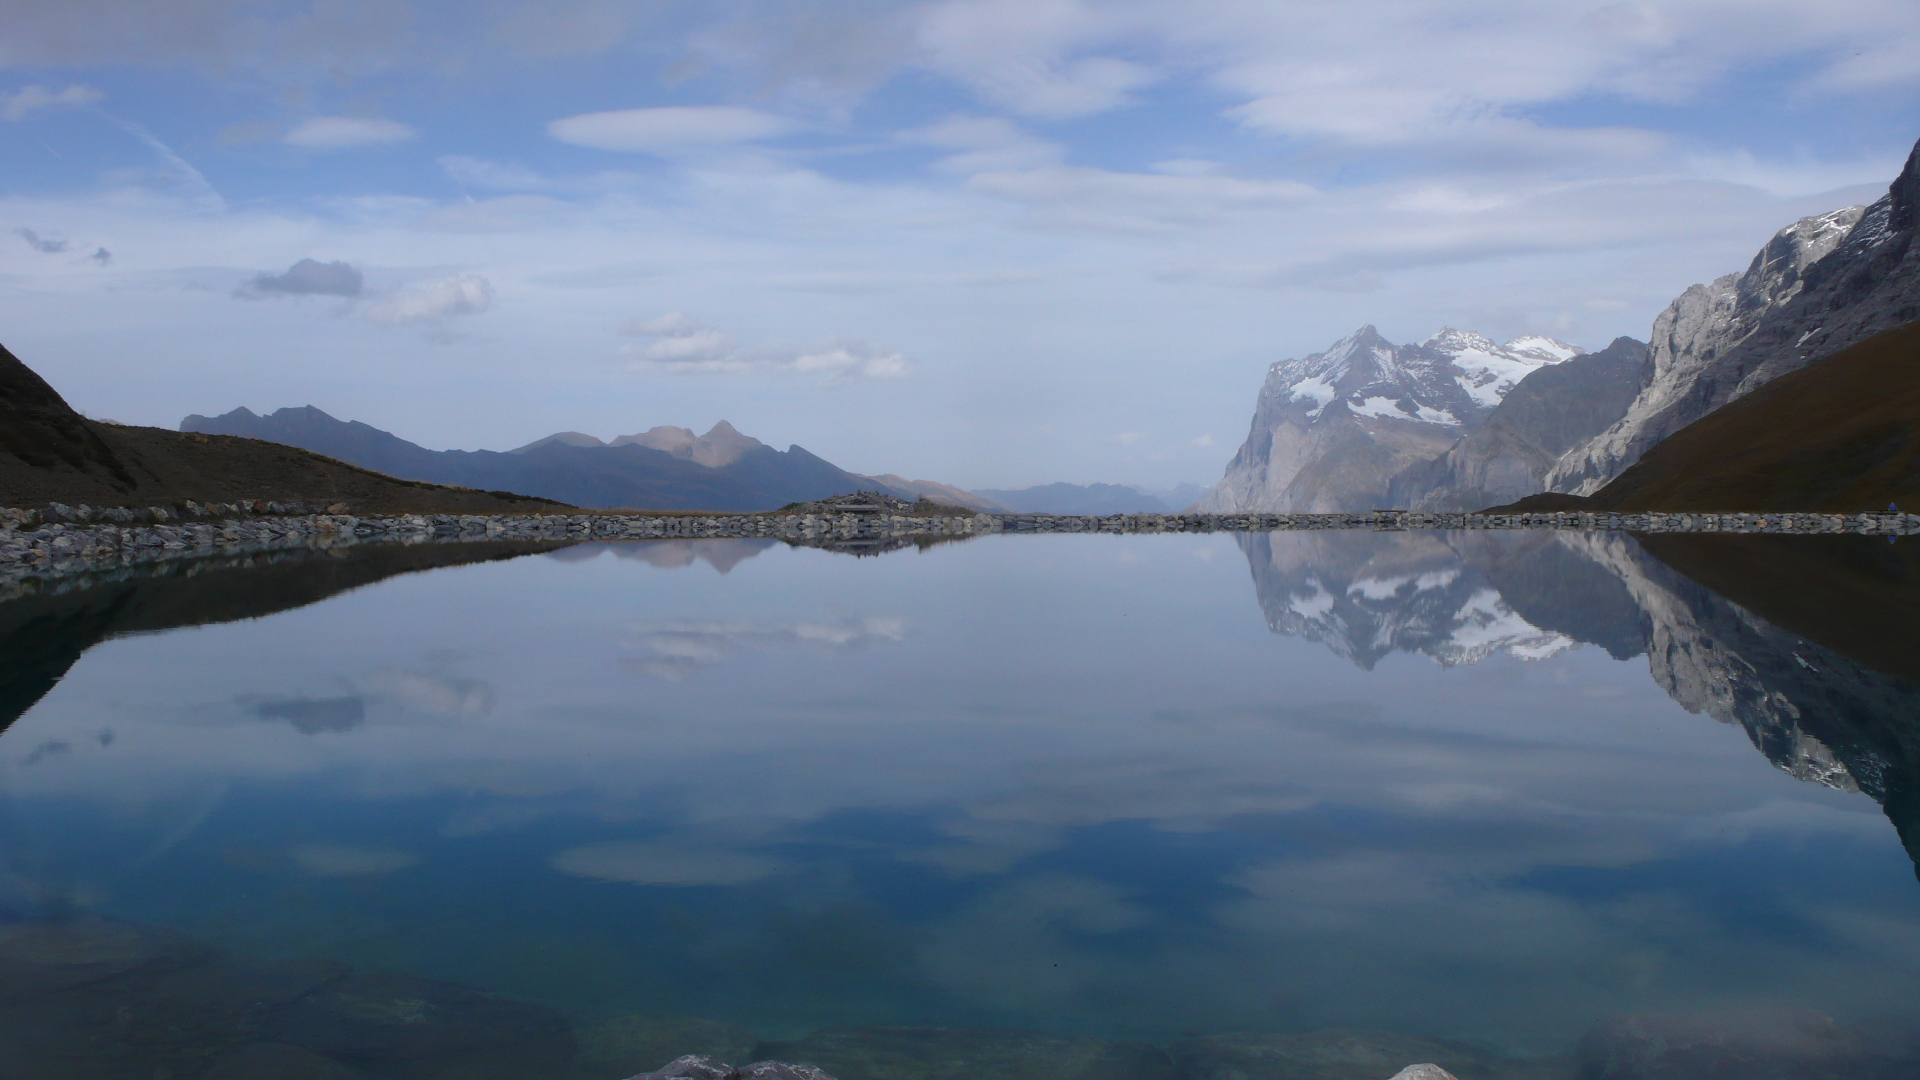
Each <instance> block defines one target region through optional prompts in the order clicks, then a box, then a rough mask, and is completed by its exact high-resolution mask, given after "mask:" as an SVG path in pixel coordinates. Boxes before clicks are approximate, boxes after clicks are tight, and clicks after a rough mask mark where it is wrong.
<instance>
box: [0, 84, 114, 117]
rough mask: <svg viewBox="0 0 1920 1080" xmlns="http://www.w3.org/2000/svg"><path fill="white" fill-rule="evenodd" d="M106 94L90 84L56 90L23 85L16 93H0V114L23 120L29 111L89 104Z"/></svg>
mask: <svg viewBox="0 0 1920 1080" xmlns="http://www.w3.org/2000/svg"><path fill="white" fill-rule="evenodd" d="M106 96H107V95H105V94H103V93H101V92H100V91H98V90H95V89H94V88H93V87H91V86H81V85H80V84H78V83H75V84H74V85H72V86H69V87H67V88H66V89H65V90H57V91H56V90H49V89H47V88H46V87H44V86H23V87H21V88H20V90H19V92H18V93H14V94H0V116H5V117H6V118H7V119H9V120H24V119H26V117H27V115H28V114H29V113H34V112H38V111H40V110H41V109H57V108H62V107H65V108H71V107H73V106H76V105H91V104H93V103H94V102H96V101H99V100H100V99H101V98H104V97H106Z"/></svg>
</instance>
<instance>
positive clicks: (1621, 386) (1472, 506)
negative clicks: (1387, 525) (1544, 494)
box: [1385, 337, 1653, 511]
mask: <svg viewBox="0 0 1920 1080" xmlns="http://www.w3.org/2000/svg"><path fill="white" fill-rule="evenodd" d="M1652 377H1653V366H1652V364H1651V362H1650V361H1649V359H1648V356H1647V346H1646V343H1645V342H1640V341H1635V340H1633V339H1632V338H1629V337H1623V338H1616V339H1615V340H1614V342H1613V344H1611V345H1609V346H1607V347H1606V348H1604V349H1602V350H1600V351H1599V352H1596V353H1587V354H1585V355H1582V356H1576V357H1574V358H1573V359H1571V360H1563V361H1561V362H1560V363H1557V364H1551V365H1548V366H1546V367H1542V368H1539V369H1537V370H1536V371H1534V373H1533V374H1531V375H1528V376H1527V377H1526V378H1524V379H1521V380H1520V381H1519V382H1518V383H1516V384H1515V385H1514V387H1513V389H1512V390H1510V391H1508V393H1507V396H1506V398H1505V399H1504V400H1502V401H1501V402H1500V404H1499V406H1498V407H1497V408H1495V409H1494V410H1493V413H1492V415H1490V416H1488V417H1487V420H1486V423H1484V424H1482V425H1481V426H1480V427H1478V428H1476V429H1474V430H1473V431H1471V432H1469V433H1468V434H1466V435H1465V436H1463V437H1462V438H1461V439H1460V441H1458V442H1456V443H1454V444H1453V446H1452V448H1450V449H1449V450H1448V451H1447V452H1446V453H1445V454H1442V455H1441V456H1439V457H1437V458H1432V459H1429V460H1427V461H1423V462H1419V463H1418V464H1414V465H1410V466H1408V467H1407V468H1406V469H1404V470H1402V471H1401V472H1400V474H1399V475H1398V476H1395V477H1394V478H1393V481H1392V482H1391V483H1390V484H1389V485H1388V487H1387V501H1386V503H1385V505H1387V506H1391V507H1395V508H1401V509H1410V510H1427V511H1440V510H1481V509H1485V508H1487V507H1489V506H1498V505H1501V504H1504V503H1510V502H1513V501H1514V500H1516V499H1519V498H1523V497H1525V496H1527V495H1531V494H1533V493H1535V492H1539V491H1545V490H1546V478H1547V474H1548V473H1549V472H1551V471H1552V469H1553V467H1554V465H1555V463H1557V462H1558V461H1559V460H1560V457H1561V455H1563V454H1565V453H1566V452H1567V451H1568V450H1571V449H1572V448H1573V447H1575V446H1577V445H1579V444H1580V443H1582V442H1584V441H1586V440H1587V439H1590V438H1592V437H1593V436H1595V435H1598V434H1599V433H1601V432H1602V431H1605V430H1606V429H1607V428H1608V427H1609V426H1611V425H1612V424H1613V423H1614V422H1615V421H1617V420H1619V419H1620V418H1621V417H1622V416H1625V415H1626V412H1627V407H1628V406H1629V405H1631V404H1633V401H1634V398H1635V397H1637V396H1638V395H1639V393H1640V391H1641V390H1642V389H1643V388H1644V387H1645V386H1646V385H1647V382H1648V381H1649V380H1650V379H1651V378H1652Z"/></svg>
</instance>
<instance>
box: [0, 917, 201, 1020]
mask: <svg viewBox="0 0 1920 1080" xmlns="http://www.w3.org/2000/svg"><path fill="white" fill-rule="evenodd" d="M209 953H210V950H209V949H207V948H206V947H205V946H203V945H199V944H197V943H195V942H192V941H190V940H188V939H187V938H184V937H181V936H180V935H178V934H172V933H168V932H167V931H164V930H156V929H152V928H148V927H133V926H126V925H123V924H120V923H110V922H105V921H100V920H91V919H83V920H75V921H72V922H60V923H33V924H25V925H18V926H7V927H0V1002H9V1001H19V1000H34V999H38V998H40V997H41V996H42V995H45V994H50V993H55V992H57V991H61V990H67V989H71V988H73V987H79V986H86V985H88V984H92V983H98V982H101V981H103V980H107V979H113V978H116V977H119V976H122V975H128V974H131V973H133V972H136V971H143V970H144V971H150V972H151V971H162V970H173V969H177V968H182V967H186V966H188V965H191V964H195V963H199V962H201V961H202V960H205V959H206V958H207V956H208V955H209Z"/></svg>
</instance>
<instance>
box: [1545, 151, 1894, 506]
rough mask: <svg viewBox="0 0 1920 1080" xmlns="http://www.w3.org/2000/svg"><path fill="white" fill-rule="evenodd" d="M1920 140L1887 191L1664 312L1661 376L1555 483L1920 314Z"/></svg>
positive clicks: (1609, 471) (1564, 483)
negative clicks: (1916, 242) (1917, 236)
mask: <svg viewBox="0 0 1920 1080" xmlns="http://www.w3.org/2000/svg"><path fill="white" fill-rule="evenodd" d="M1917 203H1920V145H1916V146H1915V148H1914V152H1913V154H1912V155H1911V156H1910V157H1909V158H1908V159H1907V165H1906V168H1905V169H1904V170H1903V171H1902V172H1901V174H1900V176H1899V178H1897V179H1896V180H1895V181H1894V183H1893V185H1892V187H1891V188H1890V189H1889V190H1888V192H1887V194H1886V196H1885V197H1883V198H1882V199H1880V200H1879V201H1878V202H1876V203H1874V204H1873V205H1872V206H1870V207H1857V206H1855V207H1847V208H1846V209H1843V210H1835V211H1833V212H1831V213H1827V214H1820V215H1817V216H1815V217H1809V218H1804V219H1802V220H1800V221H1798V222H1795V223H1794V224H1792V225H1790V226H1788V227H1787V228H1785V229H1782V230H1781V231H1780V232H1779V233H1778V234H1776V235H1775V236H1774V238H1773V239H1772V240H1770V241H1768V243H1767V245H1766V246H1765V247H1763V248H1761V249H1760V252H1759V254H1757V255H1755V256H1754V258H1753V262H1752V264H1751V265H1749V266H1748V268H1747V270H1746V271H1745V272H1744V273H1741V274H1730V275H1728V276H1726V277H1723V278H1720V279H1718V280H1717V281H1715V282H1713V284H1711V285H1695V286H1693V287H1692V288H1690V289H1688V290H1687V291H1686V292H1685V293H1682V294H1681V296H1680V298H1679V299H1677V300H1675V301H1674V302H1673V304H1672V305H1671V306H1669V307H1668V308H1667V310H1666V311H1665V312H1663V313H1662V314H1661V315H1660V317H1659V318H1658V319H1657V320H1655V322H1654V327H1653V367H1654V375H1653V381H1652V382H1651V383H1650V384H1649V385H1648V386H1647V388H1646V390H1644V391H1643V392H1642V393H1641V395H1640V397H1639V398H1638V399H1637V400H1636V401H1635V402H1634V403H1633V406H1632V407H1631V408H1630V409H1629V410H1628V411H1627V415H1626V416H1624V417H1623V418H1621V420H1620V421H1619V422H1618V423H1616V424H1615V425H1613V426H1612V427H1610V428H1608V429H1607V430H1606V431H1605V432H1602V433H1601V434H1600V435H1598V436H1595V437H1594V438H1593V439H1592V440H1590V441H1589V442H1588V443H1586V444H1585V445H1583V446H1580V447H1578V448H1576V449H1575V450H1574V451H1572V452H1570V453H1569V454H1568V455H1567V456H1566V457H1565V458H1564V459H1562V461H1561V462H1560V463H1559V464H1558V465H1557V466H1556V467H1555V468H1554V470H1553V473H1552V475H1551V476H1549V478H1548V484H1549V487H1550V490H1553V491H1564V492H1571V493H1574V494H1579V495H1586V494H1591V493H1593V492H1595V491H1597V490H1599V489H1600V488H1601V487H1602V486H1603V485H1605V484H1606V483H1607V481H1609V480H1611V479H1612V478H1613V477H1615V476H1617V475H1619V474H1620V472H1621V471H1622V470H1624V469H1626V468H1627V467H1628V466H1629V465H1632V464H1633V463H1634V462H1635V461H1637V460H1639V458H1640V456H1641V455H1642V454H1645V453H1646V452H1647V450H1648V449H1649V448H1650V447H1652V446H1653V445H1654V444H1656V443H1658V442H1659V441H1660V440H1662V439H1664V438H1666V437H1667V436H1669V435H1671V434H1673V433H1674V432H1676V431H1678V430H1680V429H1681V428H1682V427H1685V426H1686V425H1687V424H1690V423H1692V422H1693V421H1695V420H1697V419H1699V418H1700V417H1702V416H1705V415H1706V414H1707V413H1709V412H1711V411H1713V410H1714V409H1716V408H1718V407H1720V406H1721V405H1724V404H1726V403H1727V402H1729V401H1732V400H1733V399H1735V398H1738V397H1740V396H1742V395H1744V394H1747V393H1749V392H1751V391H1753V390H1754V389H1756V388H1758V387H1760V386H1762V385H1764V384H1766V383H1767V382H1768V381H1770V380H1772V379H1774V378H1777V377H1779V376H1781V375H1784V374H1786V373H1788V372H1790V371H1797V370H1799V369H1800V368H1802V367H1805V366H1806V365H1807V364H1809V363H1812V362H1813V361H1815V360H1819V359H1821V358H1822V357H1825V356H1828V355H1831V354H1833V353H1835V352H1838V351H1839V350H1841V349H1843V348H1846V347H1847V346H1849V345H1852V344H1854V343H1855V342H1858V341H1863V340H1865V339H1866V338H1868V337H1871V336H1872V335H1874V334H1877V333H1879V332H1881V331H1883V330H1887V329H1890V328H1892V327H1894V326H1898V325H1900V324H1902V323H1907V322H1912V321H1913V320H1914V319H1917V318H1920V252H1915V251H1914V250H1913V237H1914V226H1915V217H1916V210H1917V209H1920V207H1917V206H1916V204H1917Z"/></svg>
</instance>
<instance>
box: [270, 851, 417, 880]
mask: <svg viewBox="0 0 1920 1080" xmlns="http://www.w3.org/2000/svg"><path fill="white" fill-rule="evenodd" d="M287 854H288V855H289V856H291V857H292V859H293V861H294V862H295V863H298V864H299V866H300V868H301V869H302V870H305V871H306V872H307V873H309V874H312V875H313V876H315V877H362V876H365V875H368V874H390V873H393V872H394V871H395V870H405V869H406V868H407V867H409V866H412V865H414V864H415V863H417V862H419V861H420V857H419V856H418V855H415V854H413V853H412V852H407V851H390V850H386V849H382V848H357V847H344V846H342V845H339V844H303V845H301V846H300V847H297V848H294V849H293V850H292V851H290V852H288V853H287Z"/></svg>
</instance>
